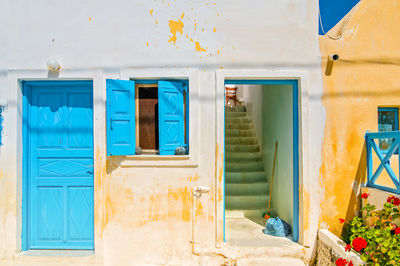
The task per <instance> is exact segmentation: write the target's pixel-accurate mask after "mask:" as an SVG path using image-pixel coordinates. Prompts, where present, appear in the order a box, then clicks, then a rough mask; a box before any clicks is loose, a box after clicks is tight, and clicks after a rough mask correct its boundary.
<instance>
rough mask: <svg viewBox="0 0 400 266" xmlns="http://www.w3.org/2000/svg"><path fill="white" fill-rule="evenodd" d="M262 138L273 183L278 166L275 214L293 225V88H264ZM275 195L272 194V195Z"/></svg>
mask: <svg viewBox="0 0 400 266" xmlns="http://www.w3.org/2000/svg"><path fill="white" fill-rule="evenodd" d="M262 99H263V106H262V110H263V112H262V114H263V116H262V130H263V131H262V133H263V135H262V138H263V143H264V146H263V149H262V151H263V155H264V165H265V171H266V173H267V176H268V181H269V182H271V179H272V168H273V163H274V153H275V142H276V141H278V150H277V156H276V162H275V175H274V184H273V188H272V202H271V206H272V209H273V214H274V215H276V216H279V217H280V218H281V219H283V220H285V221H286V222H287V223H289V224H291V225H292V224H293V89H292V86H291V85H263V86H262ZM270 193H271V192H270Z"/></svg>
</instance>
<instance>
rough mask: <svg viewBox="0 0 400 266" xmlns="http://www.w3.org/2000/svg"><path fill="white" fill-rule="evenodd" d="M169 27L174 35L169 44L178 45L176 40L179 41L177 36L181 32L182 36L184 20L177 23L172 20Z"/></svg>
mask: <svg viewBox="0 0 400 266" xmlns="http://www.w3.org/2000/svg"><path fill="white" fill-rule="evenodd" d="M182 15H183V14H182ZM168 25H169V30H170V32H171V33H172V36H171V37H170V39H169V40H168V42H173V43H174V45H176V39H177V37H176V34H177V33H178V32H179V33H180V34H181V35H182V33H183V26H184V24H183V22H182V20H180V19H178V20H177V21H176V20H170V21H169V24H168Z"/></svg>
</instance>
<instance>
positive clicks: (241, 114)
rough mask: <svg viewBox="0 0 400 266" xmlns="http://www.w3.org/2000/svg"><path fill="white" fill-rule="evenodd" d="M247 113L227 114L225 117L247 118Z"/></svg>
mask: <svg viewBox="0 0 400 266" xmlns="http://www.w3.org/2000/svg"><path fill="white" fill-rule="evenodd" d="M245 116H246V112H225V117H245Z"/></svg>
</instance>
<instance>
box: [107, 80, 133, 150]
mask: <svg viewBox="0 0 400 266" xmlns="http://www.w3.org/2000/svg"><path fill="white" fill-rule="evenodd" d="M135 137H136V134H135V82H134V81H130V80H116V79H107V155H109V156H111V155H134V154H135V147H136V141H135Z"/></svg>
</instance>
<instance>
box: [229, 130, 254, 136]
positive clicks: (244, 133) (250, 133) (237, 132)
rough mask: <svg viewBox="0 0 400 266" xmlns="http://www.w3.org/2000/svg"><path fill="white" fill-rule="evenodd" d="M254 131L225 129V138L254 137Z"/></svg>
mask: <svg viewBox="0 0 400 266" xmlns="http://www.w3.org/2000/svg"><path fill="white" fill-rule="evenodd" d="M255 135H256V134H255V132H254V130H253V129H225V137H254V136H255Z"/></svg>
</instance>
